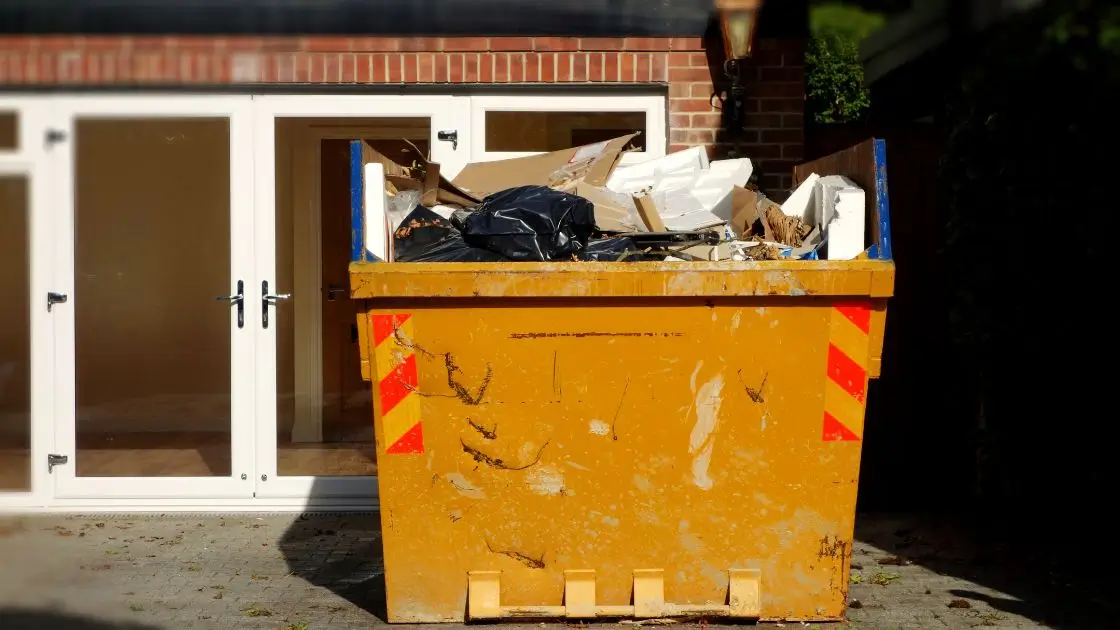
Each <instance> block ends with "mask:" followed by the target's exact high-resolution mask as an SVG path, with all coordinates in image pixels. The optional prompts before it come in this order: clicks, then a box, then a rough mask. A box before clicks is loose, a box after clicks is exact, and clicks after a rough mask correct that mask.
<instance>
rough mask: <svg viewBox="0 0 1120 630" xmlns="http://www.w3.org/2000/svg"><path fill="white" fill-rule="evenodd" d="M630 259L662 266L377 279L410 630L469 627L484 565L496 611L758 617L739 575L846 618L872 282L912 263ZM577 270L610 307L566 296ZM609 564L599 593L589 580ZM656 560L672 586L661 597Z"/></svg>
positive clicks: (389, 583) (880, 286) (384, 500)
mask: <svg viewBox="0 0 1120 630" xmlns="http://www.w3.org/2000/svg"><path fill="white" fill-rule="evenodd" d="M813 265H814V266H830V265H828V264H827V263H819V262H817V263H813ZM625 266H626V267H627V269H630V270H636V269H637V268H639V267H644V268H645V271H644V272H639V271H623V270H621V269H617V268H615V266H613V265H598V264H593V263H581V264H578V265H575V266H573V267H572V268H573V269H575V268H579V269H581V270H582V273H578V274H577V273H574V272H572V273H567V274H565V273H562V272H561V273H560V274H559V275H552V274H554V273H556V272H555V271H548V272H545V271H544V270H541V269H536V270H534V269H522V268H523V267H533V266H532V265H492V266H490V269H489V270H488V271H485V272H483V271H480V270H478V269H474V270H470V269H468V268H467V267H468V266H467V265H458V264H442V265H435V266H428V265H397V264H384V265H370V266H368V267H359V268H358V273H355V274H354V280H355V286H356V287H359V289H358V293H359V296H360V297H363V298H365V305H366V309H367V311H366V312H367V318H368V321H369V322H370V324H369V325H370V326H371V331H372V332H370V333H369V334H367V335H366V336H365V337H366V338H367V339H369V340H370V342H369V343H370V344H371V346H370V347H367V348H364V349H363V350H364V354H365V356H370V357H373V360H372V361H371V366H370V367H371V371H372V372H373V377H374V379H375V383H379V385H378V386H375V393H376V392H378V391H379V390H378V387H381V389H380V391H382V392H383V393H384V394H385V396H387V397H385V398H379V397H378V396H375V413H376V417H375V423H376V425H377V440H378V469H379V484H380V498H381V518H382V527H383V544H384V547H385V576H386V587H387V597H388V614H389V620H390V621H392V622H459V621H464V620H465V619H467V618H468V616H469V615H468V611H467V609H466V602H467V601H468V575H474V576H476V577H477V578H478V579H477V580H475V581H476V582H477V584H478V588H483V586H482V585H486V586H485V588H490V589H495V588H496V589H497V590H496V591H493V592H492V593H490V594H489V595H487V596H486V597H483V595H484V594H483V593H473V594H470V597H469V599H470V600H471V601H477V602H484V604H483V603H479V604H478V605H479V606H483V605H485V606H487V607H488V611H489V612H486V611H482V612H478V614H477V615H476V617H477V616H482V617H486V616H487V615H490V617H488V618H495V617H493V615H497V618H506V617H516V616H517V614H520V612H524V611H552V612H553V613H554V614H556V615H558V616H559V615H564V616H567V615H573V614H577V612H573V611H574V610H575V609H569V608H565V601H566V597H567V598H568V599H570V600H572V601H574V599H572V598H573V597H574V595H573V594H572V593H569V594H568V595H566V594H565V592H566V589H572V588H576V586H573V585H574V584H582V586H580V587H579V588H581V589H582V590H581V591H580V592H581V593H582V595H580V597H581V599H580V600H579V602H580V606H581V608H580V610H583V611H585V614H605V613H603V611H607V612H613V613H618V612H620V611H621V612H623V613H625V611H627V610H638V609H641V610H643V611H645V612H644V613H643V614H652V613H650V610H651V608H650V606H651V605H652V604H650V602H654V603H657V602H661V601H662V600H661V593H663V606H661V604H658V605H659V606H661V608H658V610H661V611H663V613H661V614H676V613H682V614H684V613H687V612H688V611H696V610H711V611H720V610H732V611H733V610H736V609H740V610H745V609H746V608H744V606H743V604H742V601H740V600H739V599H736V601H735V602H732V601H731V600H730V599H729V589H731V587H732V582H731V580H732V579H733V576H736V575H739V576H757V579H756V580H755V578H751V579H752V580H755V581H751V582H749V584H750V585H752V586H751V587H750V588H751V589H754V588H755V586H757V593H758V598H757V616H758V618H761V619H763V620H806V621H814V620H816V621H825V620H836V619H840V618H842V616H843V613H844V608H845V604H846V594H847V588H848V572H849V564H850V554H851V541H852V536H853V527H854V513H855V500H856V485H857V482H858V477H859V462H860V452H861V447H862V432H863V427H862V420H863V408H864V407H863V406H864V402H865V392H866V379H867V378H868V376H870V375H871V372H872V370H871V366H872V364H873V358H874V357H876V356H878V354H879V352H880V350H881V334H879V335H878V336H876V334H875V331H874V326H875V321H876V318H877V317H878V315H877V314H878V313H885V299H884V298H874V299H872V296H871V295H870V294H871V293H872V291H873V290H874V291H875V292H877V293H883V292H889V287H890V282H891V278H892V275H893V274H892V270H891V268H890V267H889V266H883V265H879V264H878V263H876V262H875V261H868V262H863V261H857V262H854V263H845V267H846V270H843V271H840V270H837V269H832V270H831V272H830V274H824V275H820V274H815V273H813V272H812V271H811V270H808V269H801V268H798V267H797V265H796V264H792V263H779V264H777V265H774V266H771V267H769V268H743V269H739V270H738V271H735V272H725V271H724V270H722V269H719V270H716V269H711V270H707V271H700V270H697V271H694V272H692V273H689V272H681V271H671V270H670V269H671V268H672V266H662V265H657V264H653V265H646V264H644V263H627V264H625ZM471 267H474V266H473V265H472V266H471ZM561 267H564V266H561ZM744 267H746V266H744ZM828 275H832V276H836V277H833V278H828V277H827V276H828ZM674 276H685V277H687V279H685V280H675V281H674V280H673V279H672V278H673V277H674ZM589 278H592V279H589ZM595 279H597V280H595ZM564 283H572V284H573V285H574V288H573V289H571V291H572V292H580V291H582V292H585V293H587V294H594V295H598V296H600V297H602V298H609V299H598V300H582V299H573V298H572V297H568V298H564V299H545V296H548V295H554V294H556V293H560V292H563V286H562V285H563V284H564ZM857 286H858V287H860V291H862V294H859V293H857V292H856V287H857ZM795 287H797V288H798V290H804V291H805V292H806V294H807V295H804V296H800V297H798V296H795V295H793V294H792V293H791V291H792V290H793V289H794V288H795ZM375 288H376V290H374V289H375ZM810 289H812V291H810ZM472 290H477V291H478V292H479V293H481V294H483V295H491V296H497V295H505V296H506V297H505V299H477V298H472V297H470V291H472ZM770 291H774V292H777V295H773V296H766V297H754V295H755V293H756V292H758V293H761V294H763V295H764V296H765V295H766V294H768V293H769V292H770ZM655 292H657V293H661V294H667V295H669V296H672V298H671V299H669V298H664V299H659V298H654V297H652V295H653V294H654V293H655ZM845 292H847V293H845ZM464 293H466V295H464ZM705 295H708V296H709V297H704V296H705ZM379 296H380V297H381V299H377V298H378V297H379ZM533 296H537V297H538V298H540V299H519V298H530V297H533ZM689 296H691V297H689ZM839 296H845V297H839ZM430 298H437V299H430ZM378 322H380V323H378ZM379 326H380V329H379V328H378V327H379ZM390 329H391V332H386V331H387V330H390ZM588 332H593V333H595V334H593V335H589V334H585V333H588ZM633 333H640V334H633ZM378 341H380V342H381V343H377V342H378ZM374 349H376V352H373V350H374ZM841 355H842V356H841ZM402 366H403V367H402ZM394 375H396V376H394ZM394 378H398V379H404V380H405V381H407V383H405V384H406V385H407V386H408V387H407V388H405V389H401V388H400V387H398V386H396V385H394V383H395V382H396V381H394V380H393V379H394ZM394 392H396V393H394ZM464 392H466V393H468V394H469V395H467V396H464V395H463V394H464ZM398 400H402V401H404V402H397V401H398ZM386 405H391V407H387V406H386ZM406 405H411V407H406ZM404 409H408V414H409V415H408V417H407V418H405V417H404V415H403V414H402V410H404ZM386 410H388V412H389V413H388V414H386ZM420 425H422V427H423V430H422V434H423V437H422V443H421V442H419V441H409V440H411V439H412V438H409V437H408V436H409V435H412V434H410V433H409V431H410V428H409V427H413V426H420ZM491 572H499V573H498V574H497V575H500V579H498V578H495V579H490V578H489V577H488V576H493V575H495V574H493V573H491ZM587 572H593V575H594V583H593V586H592V587H588V586H586V583H584V582H573V577H572V576H574V575H591V574H590V573H587ZM651 575H657V576H660V577H659V578H658V579H659V580H660V581H659V582H658V583H657V585H656V587H655V588H653V591H655V592H656V595H655V596H652V597H651V598H647V597H646V596H643V599H642V602H641V605H637V604H639V602H637V601H636V600H635V599H634V598H635V595H634V593H635V588H636V584H638V582H637V581H636V580H638V576H646V577H645V578H644V579H646V581H647V582H648V580H649V576H651ZM494 584H499V585H500V586H497V587H495V586H494ZM646 586H648V584H647V585H646ZM646 586H643V588H646ZM750 592H752V593H753V592H754V590H750ZM752 597H753V595H752ZM499 600H500V605H499V603H498V602H499ZM572 605H574V604H572ZM655 608H656V606H655ZM749 608H750V609H751V610H754V609H755V607H754V606H753V605H752V606H751V607H749ZM495 611H496V612H495ZM519 611H520V612H519ZM586 611H592V612H591V613H587V612H586ZM595 611H598V612H595ZM674 611H675V612H674ZM515 613H516V614H515ZM713 614H715V613H713ZM635 615H637V613H636V612H635Z"/></svg>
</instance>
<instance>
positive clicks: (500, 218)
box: [452, 186, 595, 262]
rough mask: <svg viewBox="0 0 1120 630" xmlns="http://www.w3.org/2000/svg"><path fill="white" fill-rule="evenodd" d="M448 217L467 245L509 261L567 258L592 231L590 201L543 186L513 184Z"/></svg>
mask: <svg viewBox="0 0 1120 630" xmlns="http://www.w3.org/2000/svg"><path fill="white" fill-rule="evenodd" d="M452 221H453V224H454V225H455V227H457V228H459V229H460V230H461V231H462V233H463V238H464V239H465V240H466V242H467V244H469V245H473V246H475V247H485V248H486V249H489V250H491V251H493V252H497V253H499V254H501V255H503V256H505V257H506V258H508V259H510V260H516V261H538V262H547V261H551V260H571V258H572V255H573V254H578V253H579V252H580V251H582V250H583V249H584V248H585V247H586V246H587V241H588V239H589V238H590V237H591V233H592V232H593V231H594V230H595V206H594V205H592V203H591V202H590V201H588V200H586V199H584V198H583V197H577V196H576V195H569V194H567V193H563V192H560V191H558V190H553V189H551V188H547V187H545V186H519V187H517V188H508V189H506V190H502V191H499V192H496V193H494V194H492V195H490V196H488V197H486V198H485V199H483V200H482V203H481V204H480V205H479V206H478V208H477V209H476V210H475V211H474V212H457V213H455V215H454V216H453V217H452Z"/></svg>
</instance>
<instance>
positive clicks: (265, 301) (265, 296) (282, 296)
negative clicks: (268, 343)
mask: <svg viewBox="0 0 1120 630" xmlns="http://www.w3.org/2000/svg"><path fill="white" fill-rule="evenodd" d="M290 297H292V294H291V293H277V294H276V295H271V294H269V292H268V280H265V281H263V282H261V327H262V328H268V307H270V306H272V305H273V304H275V303H276V302H279V301H280V300H286V299H288V298H290Z"/></svg>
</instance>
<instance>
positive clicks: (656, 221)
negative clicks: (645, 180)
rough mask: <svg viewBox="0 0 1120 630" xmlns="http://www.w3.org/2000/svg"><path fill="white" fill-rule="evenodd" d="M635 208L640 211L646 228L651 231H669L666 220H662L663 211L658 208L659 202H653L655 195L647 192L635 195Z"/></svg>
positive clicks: (639, 213)
mask: <svg viewBox="0 0 1120 630" xmlns="http://www.w3.org/2000/svg"><path fill="white" fill-rule="evenodd" d="M633 198H634V208H635V209H637V211H638V216H639V217H641V219H642V223H644V224H645V226H646V229H647V230H649V231H650V232H667V231H668V230H667V229H666V228H665V222H664V221H662V220H661V213H660V212H659V211H658V210H657V204H656V203H654V202H653V197H651V196H649V194H647V193H645V192H641V193H637V194H635V195H633Z"/></svg>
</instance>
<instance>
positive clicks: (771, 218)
mask: <svg viewBox="0 0 1120 630" xmlns="http://www.w3.org/2000/svg"><path fill="white" fill-rule="evenodd" d="M764 218H765V219H766V223H767V224H768V225H769V226H770V230H771V231H772V232H773V233H774V240H775V241H777V242H779V243H781V244H782V245H789V246H790V247H800V246H801V243H802V242H803V241H804V240H805V237H806V236H809V232H812V231H813V228H812V227H811V226H810V225H809V224H808V223H806V222H805V221H803V220H802V219H801V217H796V216H789V215H787V214H785V213H784V212H782V210H781V208H779V207H777V206H768V207H767V208H766V215H765V217H764Z"/></svg>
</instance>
